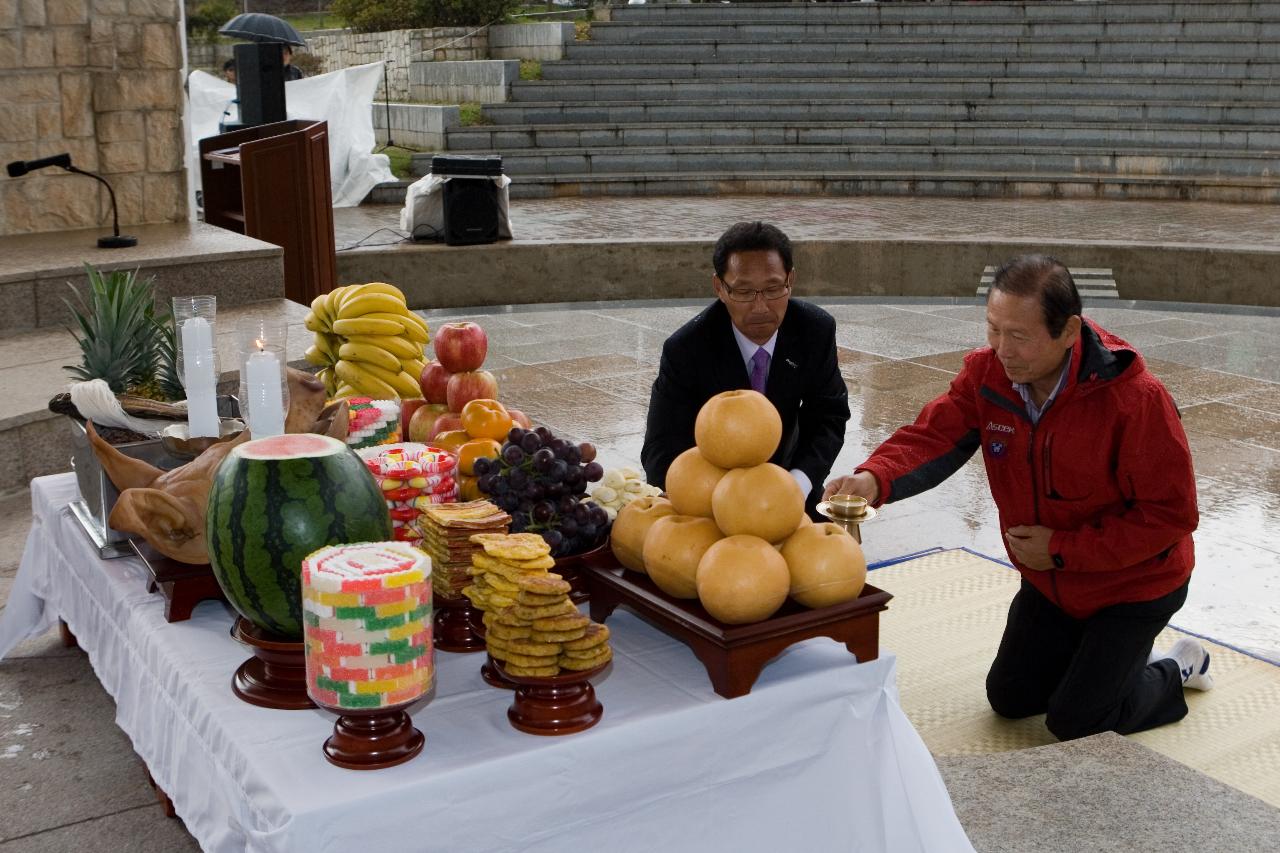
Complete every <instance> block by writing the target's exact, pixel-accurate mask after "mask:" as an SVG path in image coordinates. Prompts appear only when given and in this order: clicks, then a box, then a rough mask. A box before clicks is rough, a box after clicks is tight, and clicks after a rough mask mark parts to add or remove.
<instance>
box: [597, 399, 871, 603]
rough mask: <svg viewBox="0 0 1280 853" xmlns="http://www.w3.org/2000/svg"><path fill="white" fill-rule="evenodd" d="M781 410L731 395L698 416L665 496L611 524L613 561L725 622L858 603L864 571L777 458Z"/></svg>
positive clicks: (638, 503) (851, 547) (639, 504)
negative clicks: (794, 608) (789, 604)
mask: <svg viewBox="0 0 1280 853" xmlns="http://www.w3.org/2000/svg"><path fill="white" fill-rule="evenodd" d="M781 438H782V420H781V418H780V417H779V415H778V411H777V409H775V408H774V406H773V404H772V403H770V402H769V400H768V398H766V397H765V396H764V395H763V394H760V393H758V392H755V391H746V390H743V391H726V392H724V393H723V394H718V395H716V396H715V397H712V398H711V399H710V400H708V401H707V403H706V404H705V405H704V406H703V407H702V409H701V410H700V411H699V412H698V417H697V420H696V422H695V425H694V439H695V441H696V445H695V446H694V447H691V448H689V449H688V450H686V451H685V452H684V453H682V454H680V455H679V456H677V457H676V459H675V461H673V462H672V463H671V468H670V469H669V470H668V472H667V495H666V497H644V498H639V499H637V500H633V501H632V502H631V503H629V504H627V505H626V506H625V507H624V508H623V509H622V510H621V511H620V512H619V513H618V518H617V520H616V521H615V522H614V525H613V534H612V540H611V542H612V548H613V553H614V555H615V556H616V557H617V558H618V561H619V562H621V563H622V564H623V565H624V566H626V567H627V568H628V569H632V570H633V571H637V572H644V573H646V574H648V576H649V578H650V579H651V580H652V581H653V582H654V583H655V584H656V585H657V586H658V587H659V588H660V589H661V590H663V591H664V592H666V593H667V594H668V595H671V596H673V597H676V598H687V599H692V598H697V599H698V600H699V601H700V602H701V603H702V606H703V607H705V608H706V610H707V612H708V613H709V614H711V616H713V617H714V618H716V619H718V620H719V621H721V622H724V623H726V624H744V623H748V622H758V621H760V620H762V619H767V618H769V617H770V616H772V615H773V614H774V613H775V612H776V611H777V610H778V608H779V607H781V606H782V604H783V602H784V601H786V599H787V596H788V595H790V596H791V598H793V599H794V600H795V601H796V602H798V603H799V604H801V605H804V606H805V607H813V608H817V607H827V606H830V605H833V604H839V603H841V602H845V601H849V600H851V599H854V598H857V597H858V594H859V593H860V592H861V591H862V587H863V584H864V583H865V582H866V575H867V564H866V559H865V558H864V557H863V554H862V548H861V546H860V545H859V544H858V543H857V541H856V540H855V539H854V538H853V537H852V536H850V535H849V534H848V533H847V532H845V530H844V529H843V528H841V527H840V526H839V525H836V524H831V523H824V524H814V523H813V522H812V521H810V520H809V518H808V516H807V515H806V514H805V510H804V503H805V495H804V493H803V492H802V491H801V488H800V485H799V483H797V482H796V480H795V478H793V477H792V476H791V474H790V473H789V472H787V471H786V470H785V469H783V468H781V467H779V466H778V465H774V464H773V463H771V462H769V461H768V460H769V458H770V457H772V456H773V454H774V451H776V450H777V447H778V442H779V441H780V440H781Z"/></svg>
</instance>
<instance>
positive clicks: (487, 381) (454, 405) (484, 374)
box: [445, 370, 498, 412]
mask: <svg viewBox="0 0 1280 853" xmlns="http://www.w3.org/2000/svg"><path fill="white" fill-rule="evenodd" d="M445 393H446V400H447V402H448V403H449V411H451V412H461V411H462V407H463V406H465V405H466V404H467V403H470V402H471V401H472V400H496V399H498V380H497V379H494V378H493V374H492V373H490V372H489V371H487V370H470V371H466V372H464V373H455V374H453V375H452V376H450V377H449V387H448V388H447V389H446V392H445Z"/></svg>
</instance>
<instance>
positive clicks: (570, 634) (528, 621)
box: [463, 533, 613, 677]
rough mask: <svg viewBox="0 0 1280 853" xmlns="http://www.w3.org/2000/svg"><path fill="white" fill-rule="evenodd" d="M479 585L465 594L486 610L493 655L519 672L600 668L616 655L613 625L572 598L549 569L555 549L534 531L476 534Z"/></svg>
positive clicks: (545, 674)
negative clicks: (593, 616)
mask: <svg viewBox="0 0 1280 853" xmlns="http://www.w3.org/2000/svg"><path fill="white" fill-rule="evenodd" d="M473 538H475V539H476V540H477V541H478V542H479V544H480V545H481V546H482V548H483V550H482V551H479V552H477V553H476V554H474V555H473V556H472V558H471V560H472V563H473V567H472V570H471V574H472V575H473V576H474V577H475V583H474V584H473V585H471V586H469V587H467V588H466V589H465V590H463V592H464V594H465V595H466V596H467V597H468V598H470V599H471V601H472V602H473V603H474V604H475V605H476V606H477V607H478V608H480V609H481V610H483V611H484V624H485V644H486V646H487V648H488V652H489V655H490V656H491V657H492V658H494V659H495V660H500V661H502V662H503V666H504V668H505V669H506V671H507V672H508V673H510V674H511V675H516V676H535V677H550V676H555V675H560V674H561V671H562V670H569V671H584V670H588V669H595V668H596V667H598V666H601V665H603V664H605V663H607V662H608V661H609V660H610V659H611V658H612V657H613V650H612V649H611V648H610V646H609V629H608V628H606V627H605V626H604V625H600V624H597V623H595V622H592V621H591V619H590V618H589V617H587V616H586V615H585V614H583V613H580V612H578V608H577V607H575V606H574V604H573V602H572V601H570V600H569V592H570V586H569V583H568V581H566V580H564V579H563V578H562V577H560V576H559V575H557V574H553V573H551V572H550V571H548V570H549V569H551V568H553V567H554V566H555V560H554V559H552V557H551V549H550V548H549V547H548V546H547V545H546V543H545V542H544V541H543V540H542V537H540V536H538V535H536V534H531V533H517V534H511V535H508V536H476V537H473Z"/></svg>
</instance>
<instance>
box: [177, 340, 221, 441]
mask: <svg viewBox="0 0 1280 853" xmlns="http://www.w3.org/2000/svg"><path fill="white" fill-rule="evenodd" d="M181 331H182V381H183V384H184V385H185V386H186V390H187V434H188V435H190V436H191V437H192V438H196V437H213V438H217V436H218V400H217V385H218V378H217V377H216V376H214V375H213V327H212V326H210V325H209V321H208V320H206V319H204V318H203V317H191V318H190V319H187V320H184V321H183V323H182V330H181Z"/></svg>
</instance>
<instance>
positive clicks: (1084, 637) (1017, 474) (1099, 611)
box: [826, 255, 1213, 740]
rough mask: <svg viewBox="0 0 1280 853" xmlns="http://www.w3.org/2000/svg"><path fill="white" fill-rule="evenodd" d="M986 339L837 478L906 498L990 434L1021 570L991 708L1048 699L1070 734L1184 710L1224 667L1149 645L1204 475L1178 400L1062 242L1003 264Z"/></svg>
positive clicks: (1170, 593) (1187, 560) (1011, 550)
mask: <svg viewBox="0 0 1280 853" xmlns="http://www.w3.org/2000/svg"><path fill="white" fill-rule="evenodd" d="M987 341H988V343H989V344H990V346H988V347H983V348H982V349H978V350H975V351H974V352H971V353H970V354H969V355H967V356H966V357H965V360H964V367H963V368H962V369H961V371H960V374H959V375H958V376H956V378H955V380H953V381H952V383H951V388H950V389H949V390H948V391H947V392H946V393H945V394H943V395H942V396H940V397H938V398H937V399H936V400H934V401H933V402H931V403H929V404H928V405H927V406H925V407H924V410H923V411H922V412H921V413H920V416H919V417H918V418H916V421H915V423H914V424H911V425H910V426H905V427H903V428H901V429H899V430H898V431H897V432H896V433H894V434H893V436H892V437H891V438H889V440H888V441H886V442H885V443H884V444H882V445H881V446H880V447H879V448H877V449H876V451H875V453H873V454H872V456H871V458H870V459H868V460H867V461H866V462H864V463H863V464H862V465H860V466H858V468H857V469H855V472H854V473H853V474H852V475H850V476H847V477H840V478H837V479H835V480H833V481H832V482H831V483H829V484H828V485H827V488H826V494H827V495H831V494H835V493H837V492H842V493H847V494H857V495H862V496H863V497H866V498H867V499H868V500H869V501H871V502H872V503H873V504H874V505H879V504H882V503H885V502H889V501H899V500H902V499H904V498H909V497H911V496H912V495H915V494H919V493H920V492H923V491H925V490H926V489H930V488H932V487H933V486H936V485H938V484H939V483H941V482H942V481H943V480H945V479H946V478H947V477H949V476H951V474H953V473H955V471H956V470H957V469H959V468H960V466H961V465H963V464H964V463H965V462H966V461H967V460H968V459H969V458H970V457H971V456H972V455H973V453H974V451H976V450H978V449H979V448H980V449H981V451H982V459H983V462H984V464H985V465H986V469H987V479H988V481H989V483H990V486H991V495H992V497H993V498H994V499H995V503H996V508H997V509H998V511H999V515H1000V529H1001V530H1003V531H1004V532H1005V543H1006V547H1007V550H1008V554H1009V558H1010V559H1011V560H1012V562H1013V565H1014V566H1015V567H1016V568H1017V569H1018V571H1019V572H1021V574H1022V585H1021V588H1020V589H1019V591H1018V593H1017V595H1016V596H1014V599H1013V603H1012V604H1011V605H1010V608H1009V619H1008V623H1007V625H1006V627H1005V632H1004V637H1003V638H1002V639H1001V641H1000V650H999V651H998V652H997V653H996V659H995V662H994V663H993V664H992V665H991V671H990V672H989V673H988V674H987V698H988V700H989V701H990V703H991V707H992V708H993V709H995V711H996V713H998V714H1000V715H1002V716H1005V717H1013V718H1018V717H1027V716H1031V715H1033V714H1040V713H1044V714H1046V718H1045V724H1046V725H1047V726H1048V728H1049V730H1050V731H1051V732H1053V734H1054V735H1055V736H1056V737H1058V738H1059V739H1062V740H1067V739H1070V738H1077V737H1084V736H1086V735H1090V734H1096V733H1098V732H1104V731H1116V732H1120V733H1121V734H1127V733H1129V732H1137V731H1142V730H1144V729H1149V728H1152V727H1154V726H1159V725H1164V724H1165V723H1171V722H1175V721H1177V720H1180V719H1182V718H1183V717H1184V716H1186V713H1187V705H1186V702H1185V701H1184V700H1183V696H1182V691H1183V688H1184V687H1192V688H1195V689H1200V690H1206V689H1208V688H1209V687H1211V686H1212V684H1213V682H1212V679H1211V678H1210V676H1209V674H1208V668H1209V655H1208V653H1207V652H1206V651H1205V649H1204V647H1203V646H1201V645H1200V643H1198V642H1197V641H1195V640H1193V639H1190V638H1188V639H1182V640H1179V641H1178V642H1177V643H1175V644H1174V646H1173V647H1172V648H1171V649H1170V650H1169V651H1168V652H1164V653H1154V654H1153V653H1152V641H1153V640H1154V639H1155V637H1156V635H1157V634H1159V633H1160V631H1161V630H1162V629H1163V628H1164V627H1165V625H1166V624H1168V621H1169V618H1170V617H1171V616H1172V615H1173V614H1174V613H1175V612H1177V610H1178V609H1179V608H1180V607H1181V606H1182V603H1183V602H1184V601H1185V600H1186V597H1187V583H1188V579H1189V578H1190V576H1191V568H1192V566H1193V564H1194V562H1195V560H1194V554H1193V548H1192V542H1191V533H1192V531H1194V530H1195V529H1196V525H1197V523H1198V521H1199V513H1198V511H1197V509H1196V484H1195V477H1194V474H1193V472H1192V467H1191V453H1190V450H1189V449H1188V447H1187V438H1186V434H1185V433H1184V432H1183V430H1182V424H1181V421H1180V419H1179V416H1178V410H1177V409H1176V408H1175V407H1174V404H1173V401H1172V399H1170V397H1169V393H1168V391H1166V390H1165V388H1164V386H1163V385H1161V384H1160V382H1159V380H1157V379H1156V378H1155V376H1153V375H1152V374H1151V373H1149V372H1148V371H1147V368H1146V365H1145V364H1144V362H1143V359H1142V356H1141V355H1139V354H1138V352H1137V351H1136V350H1134V349H1133V348H1132V347H1130V346H1129V345H1128V344H1126V343H1125V342H1124V341H1122V340H1120V339H1119V338H1117V337H1116V336H1114V335H1112V334H1110V333H1109V332H1107V331H1105V330H1104V329H1102V328H1100V327H1099V326H1097V325H1095V324H1094V323H1092V322H1090V321H1087V320H1085V319H1084V318H1083V317H1082V316H1081V313H1080V296H1079V293H1078V292H1077V291H1076V286H1075V282H1074V281H1073V280H1072V278H1071V273H1070V272H1069V271H1068V270H1067V268H1066V267H1065V266H1063V265H1062V263H1060V262H1059V261H1057V260H1056V259H1054V258H1051V257H1047V256H1043V255H1025V256H1022V257H1018V258H1014V259H1013V260H1011V261H1009V262H1008V263H1006V264H1005V265H1004V266H1003V267H1001V268H1000V270H999V271H998V272H997V273H996V275H995V281H994V283H993V285H992V288H991V293H990V296H989V297H988V299H987Z"/></svg>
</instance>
